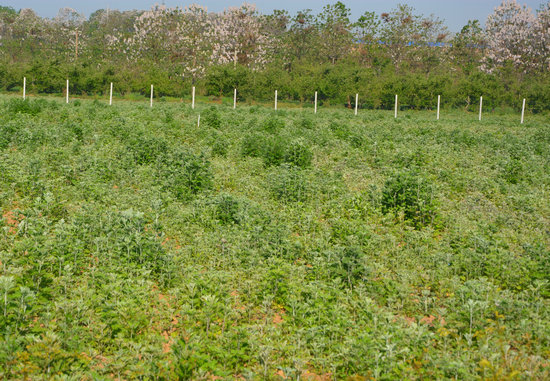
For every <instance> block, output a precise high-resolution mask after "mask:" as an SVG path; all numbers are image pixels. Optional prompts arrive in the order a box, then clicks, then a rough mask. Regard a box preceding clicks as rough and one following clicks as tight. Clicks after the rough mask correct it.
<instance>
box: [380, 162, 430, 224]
mask: <svg viewBox="0 0 550 381" xmlns="http://www.w3.org/2000/svg"><path fill="white" fill-rule="evenodd" d="M381 205H382V212H383V213H388V212H394V213H396V214H397V213H403V217H404V219H405V220H406V221H409V222H411V223H412V224H413V225H414V226H415V227H416V228H420V227H422V226H425V225H427V224H430V223H431V222H432V221H433V219H434V218H435V216H436V208H435V204H434V201H433V198H432V189H431V187H430V185H429V184H428V183H427V181H426V180H425V179H424V178H422V177H421V176H419V175H418V174H417V173H415V172H413V171H405V172H400V173H398V174H397V175H395V176H394V177H392V178H390V179H388V180H387V181H386V183H385V184H384V189H383V190H382V201H381Z"/></svg>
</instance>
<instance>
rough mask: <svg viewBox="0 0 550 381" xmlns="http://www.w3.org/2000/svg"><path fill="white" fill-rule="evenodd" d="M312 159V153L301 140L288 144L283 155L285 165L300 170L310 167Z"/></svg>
mask: <svg viewBox="0 0 550 381" xmlns="http://www.w3.org/2000/svg"><path fill="white" fill-rule="evenodd" d="M312 158H313V153H312V152H311V150H310V149H309V147H308V146H306V145H305V144H304V141H303V140H296V141H294V142H292V143H290V145H289V146H288V147H287V148H286V152H285V153H284V161H285V162H286V163H289V164H292V165H295V166H297V167H300V168H307V167H310V166H311V160H312Z"/></svg>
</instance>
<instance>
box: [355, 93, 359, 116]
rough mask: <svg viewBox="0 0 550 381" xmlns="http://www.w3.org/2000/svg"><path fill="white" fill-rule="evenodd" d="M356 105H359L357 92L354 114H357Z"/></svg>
mask: <svg viewBox="0 0 550 381" xmlns="http://www.w3.org/2000/svg"><path fill="white" fill-rule="evenodd" d="M358 105H359V94H355V115H357V107H358Z"/></svg>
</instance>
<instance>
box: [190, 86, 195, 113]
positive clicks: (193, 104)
mask: <svg viewBox="0 0 550 381" xmlns="http://www.w3.org/2000/svg"><path fill="white" fill-rule="evenodd" d="M191 97H192V100H191V108H192V109H193V110H194V109H195V86H193V90H192V91H191Z"/></svg>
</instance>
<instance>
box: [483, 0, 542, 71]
mask: <svg viewBox="0 0 550 381" xmlns="http://www.w3.org/2000/svg"><path fill="white" fill-rule="evenodd" d="M536 23H537V19H536V17H535V15H534V14H533V13H532V12H531V9H529V8H527V7H525V6H523V7H522V6H521V5H519V4H518V3H517V2H516V1H515V0H506V1H504V2H503V3H502V4H501V5H499V6H498V7H496V8H495V11H494V12H493V13H492V14H491V15H489V17H488V18H487V22H486V31H487V44H488V49H487V56H486V57H485V59H484V62H483V66H482V68H483V70H485V71H487V72H492V71H493V70H494V69H495V68H498V67H503V66H505V65H507V64H510V65H512V66H513V67H515V68H516V69H519V70H520V71H523V72H525V71H529V70H533V69H535V68H536V66H537V65H536V62H535V60H533V59H532V57H533V56H536V55H537V49H536V44H535V41H534V39H535V37H536V32H535V28H536Z"/></svg>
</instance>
